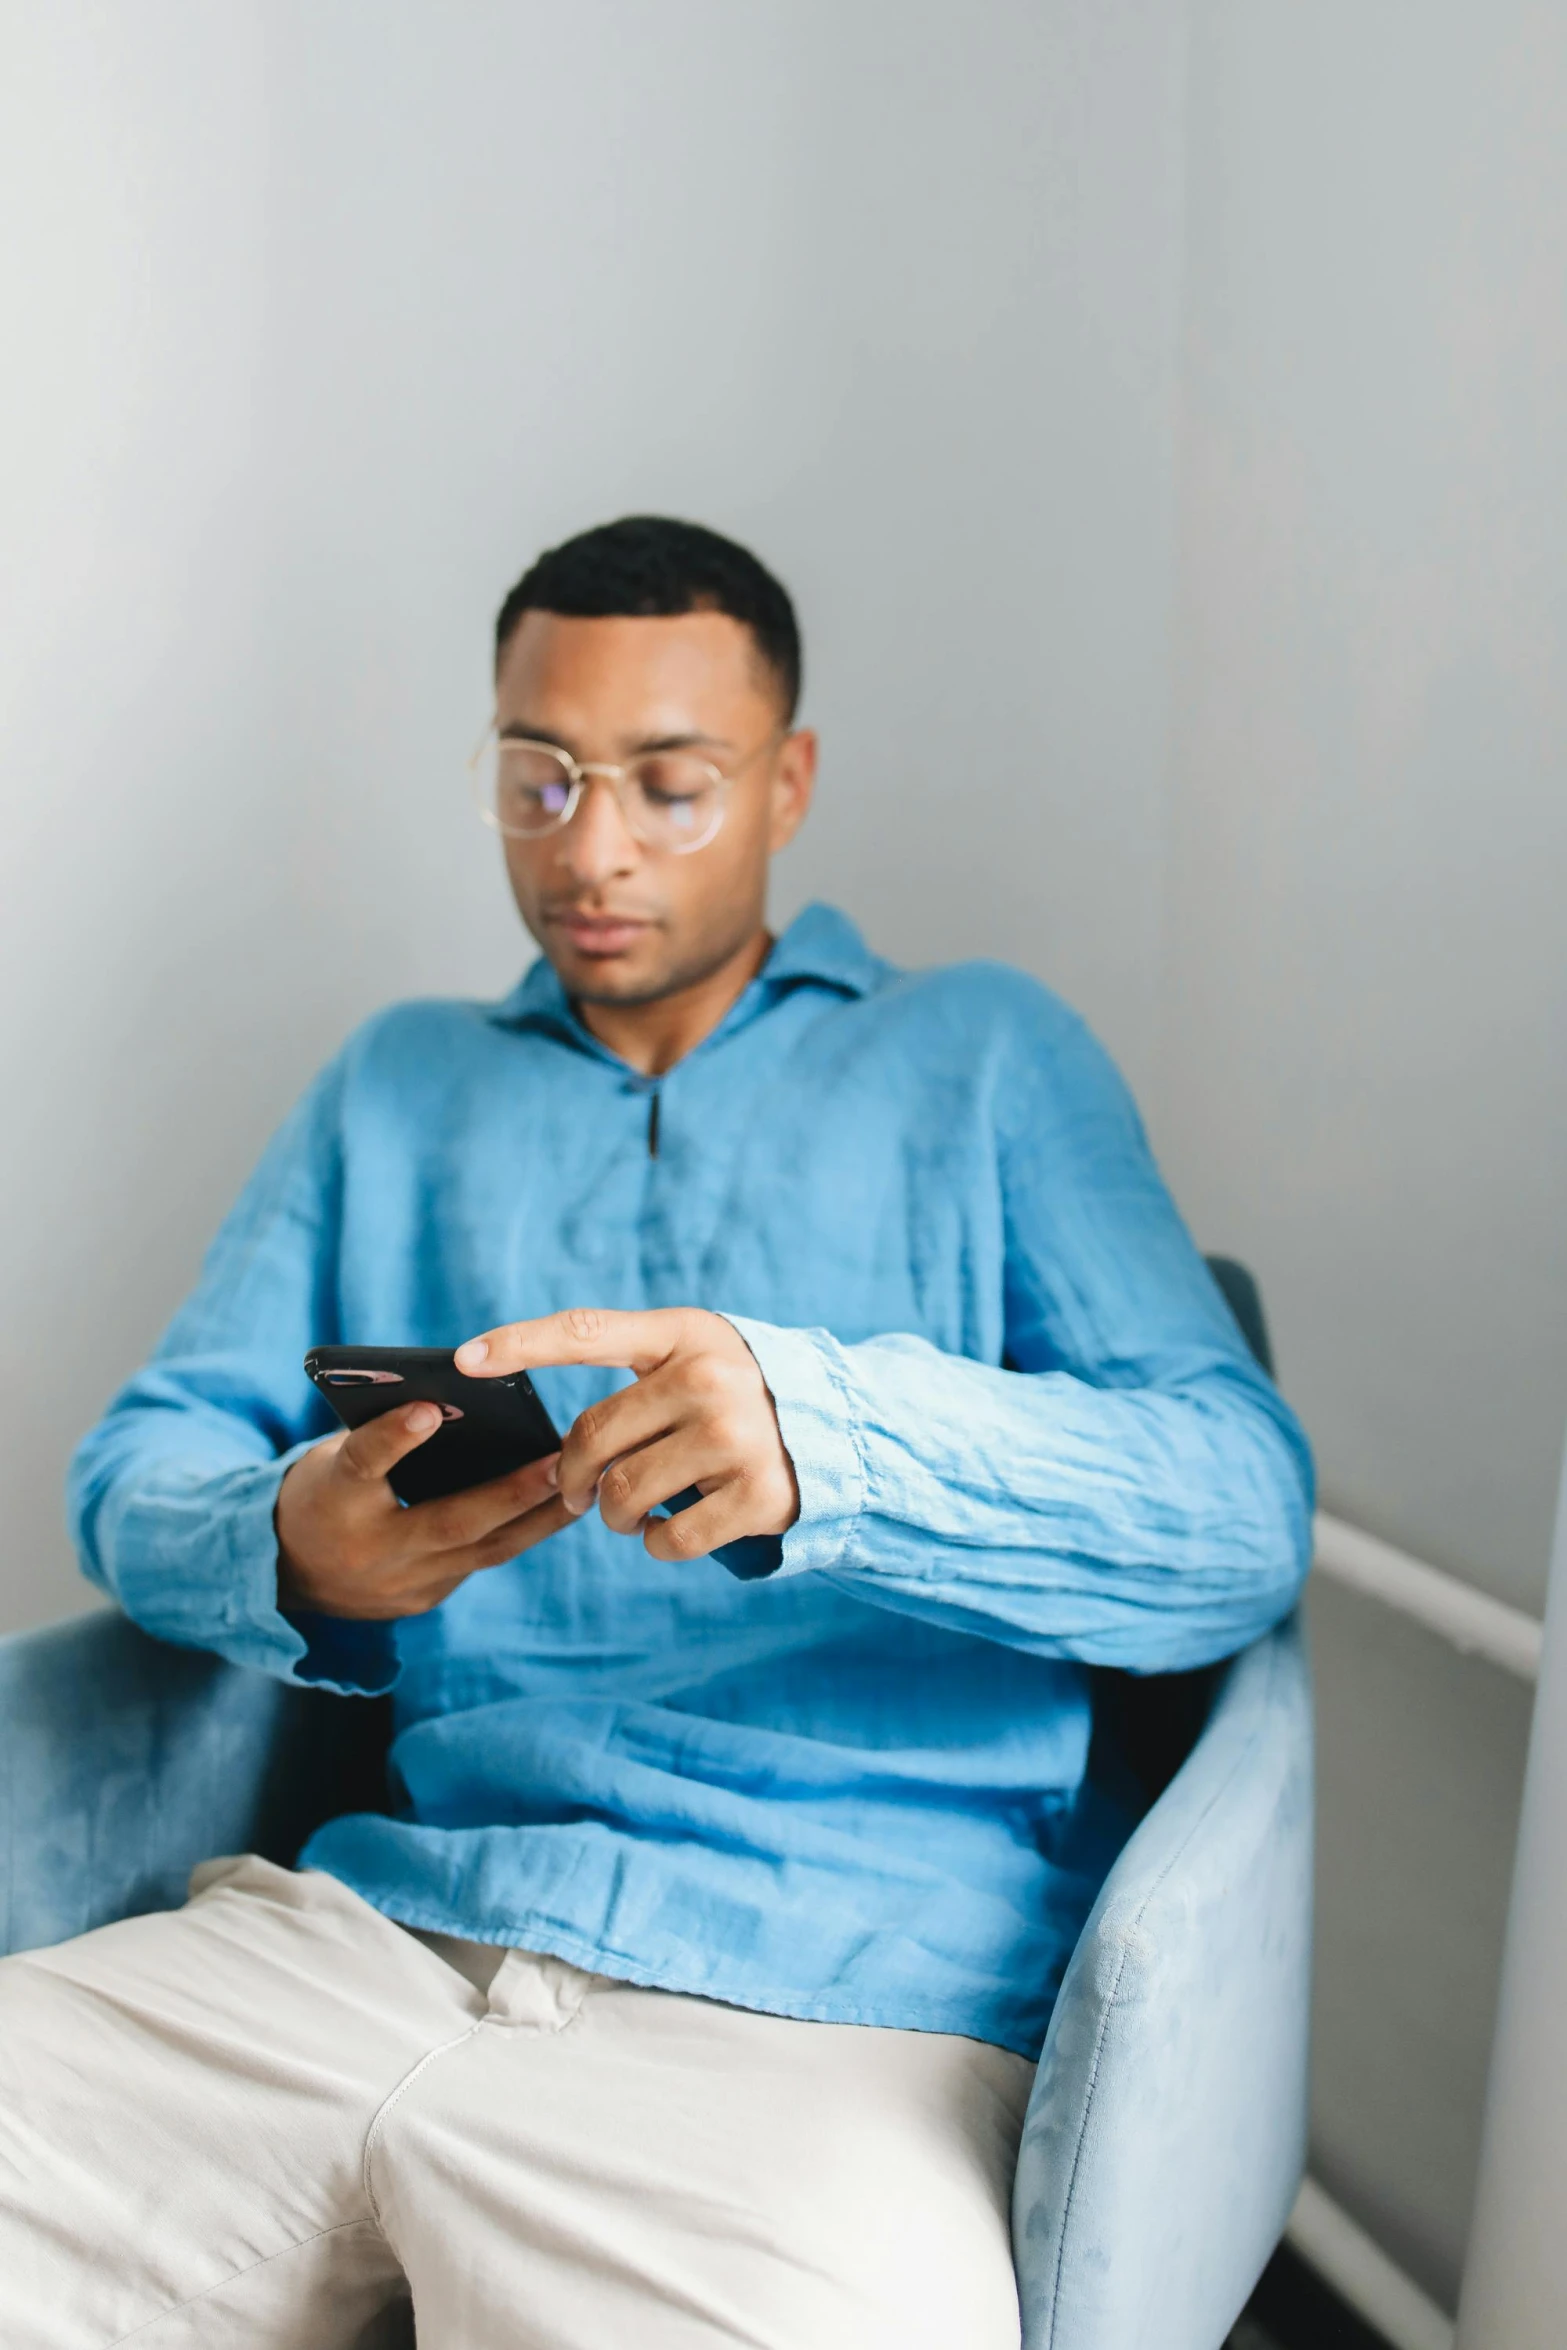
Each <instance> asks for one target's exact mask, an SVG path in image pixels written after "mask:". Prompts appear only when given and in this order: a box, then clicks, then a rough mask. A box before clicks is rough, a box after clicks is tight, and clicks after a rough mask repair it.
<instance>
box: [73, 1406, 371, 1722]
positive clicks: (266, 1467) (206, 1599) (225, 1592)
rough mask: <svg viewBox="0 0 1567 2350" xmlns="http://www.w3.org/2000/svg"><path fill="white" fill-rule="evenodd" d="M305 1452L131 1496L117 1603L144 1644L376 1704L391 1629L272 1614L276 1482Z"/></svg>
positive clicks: (303, 1448)
mask: <svg viewBox="0 0 1567 2350" xmlns="http://www.w3.org/2000/svg"><path fill="white" fill-rule="evenodd" d="M314 1441H315V1440H314V1439H312V1440H311V1442H314ZM310 1449H311V1443H305V1444H298V1445H295V1446H294V1448H293V1450H292V1451H291V1452H286V1453H284V1454H282V1455H281V1457H280V1458H279V1459H277V1460H274V1461H266V1462H257V1463H255V1464H254V1465H253V1466H251V1465H247V1466H246V1467H244V1468H242V1469H230V1470H226V1471H224V1472H222V1473H221V1474H219V1475H217V1476H208V1477H202V1478H198V1479H196V1480H194V1481H192V1482H190V1483H185V1482H184V1481H183V1480H182V1481H180V1482H178V1483H173V1484H171V1485H169V1486H168V1487H166V1488H165V1489H164V1490H162V1491H161V1492H160V1491H153V1492H151V1493H144V1494H142V1495H141V1496H139V1497H138V1498H137V1500H136V1501H135V1502H134V1503H133V1504H132V1506H131V1509H130V1510H129V1511H128V1512H127V1518H126V1521H125V1522H124V1523H123V1524H122V1526H121V1528H120V1530H119V1539H118V1541H117V1543H116V1548H117V1550H118V1551H119V1554H120V1559H121V1562H122V1563H121V1567H120V1572H119V1574H118V1575H117V1576H116V1578H115V1582H116V1590H117V1596H118V1598H119V1600H120V1602H121V1604H122V1606H123V1607H124V1609H125V1612H126V1614H127V1615H129V1616H131V1617H132V1618H133V1619H134V1620H135V1621H136V1622H137V1623H139V1624H140V1625H141V1626H142V1627H143V1629H144V1630H145V1631H148V1632H151V1633H152V1634H153V1635H154V1637H155V1638H158V1639H162V1640H172V1641H177V1642H178V1643H179V1644H180V1645H181V1646H182V1647H186V1648H206V1649H211V1650H212V1651H214V1652H215V1653H216V1654H217V1655H218V1656H222V1657H226V1658H227V1659H228V1661H229V1663H230V1664H236V1665H244V1666H247V1667H248V1668H250V1669H251V1670H252V1671H256V1672H262V1673H270V1674H271V1675H272V1677H273V1678H274V1679H275V1680H280V1681H298V1682H304V1683H307V1684H309V1686H311V1687H312V1688H318V1689H329V1690H334V1691H336V1692H337V1693H338V1694H340V1695H342V1696H344V1697H378V1696H379V1695H380V1694H381V1693H382V1691H383V1690H387V1689H390V1688H391V1686H392V1684H393V1682H394V1681H395V1680H396V1679H397V1676H398V1672H399V1670H400V1669H401V1667H400V1659H399V1657H398V1654H397V1648H396V1640H395V1631H394V1627H393V1626H392V1625H391V1624H383V1623H348V1622H340V1621H339V1620H338V1619H336V1618H335V1617H326V1616H316V1615H307V1614H305V1613H304V1612H303V1611H301V1612H300V1613H299V1614H298V1615H297V1616H289V1615H285V1614H284V1613H283V1611H282V1610H281V1609H280V1607H279V1606H278V1588H277V1568H278V1551H277V1528H276V1525H275V1523H274V1517H273V1513H274V1511H275V1509H276V1507H277V1497H278V1489H279V1487H280V1486H281V1485H282V1482H283V1479H284V1477H285V1476H286V1475H287V1473H288V1471H289V1470H290V1469H291V1468H292V1467H293V1465H294V1463H295V1461H297V1460H298V1459H300V1458H301V1456H302V1455H303V1454H304V1453H306V1452H308V1451H309V1450H310Z"/></svg>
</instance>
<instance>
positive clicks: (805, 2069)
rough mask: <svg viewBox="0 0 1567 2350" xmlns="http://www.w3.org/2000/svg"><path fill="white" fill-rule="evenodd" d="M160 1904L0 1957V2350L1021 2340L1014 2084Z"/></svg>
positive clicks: (269, 1882) (525, 1965)
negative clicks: (1014, 2258)
mask: <svg viewBox="0 0 1567 2350" xmlns="http://www.w3.org/2000/svg"><path fill="white" fill-rule="evenodd" d="M192 1894H193V1897H192V1899H191V1901H190V1902H189V1903H188V1904H187V1906H186V1907H185V1908H184V1909H183V1910H178V1911H175V1912H173V1913H171V1914H169V1915H166V1916H157V1917H145V1918H133V1919H128V1920H127V1921H126V1922H125V1923H124V1924H122V1925H116V1926H107V1927H104V1928H103V1929H102V1930H101V1931H99V1932H98V1933H95V1934H86V1935H83V1936H82V1937H81V1939H80V1940H78V1941H75V1942H68V1943H65V1944H63V1945H62V1946H61V1947H60V1948H58V1949H56V1950H45V1951H35V1952H30V1953H28V1954H26V1955H24V1956H21V1957H17V1958H9V1959H6V1960H4V1961H3V1962H0V2343H3V2344H4V2346H5V2350H106V2346H107V2345H109V2344H111V2343H125V2342H134V2343H135V2344H137V2345H138V2350H174V2346H175V2345H179V2346H180V2350H187V2346H194V2345H197V2344H200V2345H203V2346H206V2345H212V2346H214V2350H252V2346H255V2350H260V2346H261V2345H266V2346H267V2350H350V2345H352V2346H354V2350H371V2346H372V2345H375V2346H376V2350H380V2346H382V2345H392V2344H398V2343H401V2344H406V2343H408V2342H409V2341H411V2339H412V2324H411V2321H410V2299H411V2302H412V2309H413V2312H414V2313H415V2314H416V2316H417V2325H418V2340H419V2350H501V2345H503V2344H504V2345H505V2346H506V2350H717V2345H720V2344H725V2345H734V2344H744V2345H746V2350H894V2345H896V2350H1017V2341H1018V2313H1017V2296H1016V2291H1015V2288H1014V2284H1013V2277H1012V2263H1011V2255H1010V2249H1009V2242H1008V2228H1007V2208H1008V2201H1009V2194H1010V2186H1011V2178H1012V2168H1013V2162H1014V2159H1015V2156H1016V2152H1017V2142H1018V2135H1019V2131H1020V2128H1021V2125H1022V2119H1023V2108H1024V2104H1025V2101H1026V2099H1027V2096H1028V2090H1029V2085H1030V2081H1031V2079H1032V2067H1031V2066H1030V2065H1028V2064H1027V2063H1025V2062H1024V2060H1023V2059H1022V2058H1021V2057H1018V2056H1011V2055H1008V2054H1007V2053H1006V2052H1005V2051H1004V2050H1001V2049H997V2048H989V2047H986V2046H984V2045H983V2044H982V2043H980V2042H978V2041H974V2040H962V2039H957V2038H953V2037H951V2036H948V2035H944V2034H937V2033H924V2032H900V2031H885V2030H873V2029H870V2028H868V2027H865V2026H861V2025H853V2024H817V2023H796V2022H791V2021H788V2020H786V2019H784V2018H781V2017H777V2016H767V2015H755V2014H752V2013H750V2012H748V2011H747V2010H744V2009H741V2008H734V2007H723V2006H719V2005H718V2004H716V2003H715V2002H713V2001H711V2000H703V1999H689V1998H683V1997H679V1996H677V1995H675V1994H673V1993H670V1992H664V1991H648V1990H640V1989H637V1988H634V1987H633V1986H630V1985H628V1984H624V1983H615V1982H611V1981H609V1980H607V1979H606V1978H604V1977H603V1976H600V1975H588V1974H584V1973H582V1972H581V1971H580V1970H579V1969H578V1968H576V1967H574V1966H569V1965H567V1964H566V1963H565V1961H564V1960H561V1959H554V1958H536V1957H533V1956H531V1955H529V1954H528V1953H526V1952H522V1951H511V1952H508V1953H505V1954H504V1955H499V1954H495V1953H484V1952H482V1951H479V1950H477V1949H476V1947H475V1946H473V1945H468V1944H459V1945H450V1946H446V1947H445V1948H444V1949H443V1948H442V1947H441V1946H438V1945H437V1944H436V1943H435V1941H434V1939H433V1938H430V1939H421V1938H420V1937H418V1936H416V1935H413V1934H410V1933H406V1932H405V1931H404V1930H403V1929H402V1928H401V1927H400V1926H395V1925H392V1924H390V1923H389V1922H388V1921H387V1920H386V1919H385V1918H383V1917H382V1916H381V1915H380V1914H379V1913H378V1912H377V1911H376V1910H374V1909H372V1908H370V1907H369V1906H368V1904H367V1903H365V1902H363V1901H361V1900H360V1899H359V1897H358V1896H357V1894H354V1893H350V1892H349V1891H348V1890H347V1888H346V1887H345V1886H343V1885H340V1884H338V1883H337V1881H336V1880H335V1879H334V1878H332V1877H328V1876H324V1875H322V1874H320V1873H318V1872H306V1873H303V1874H295V1873H294V1872H292V1871H289V1870H286V1869H279V1868H274V1867H273V1866H272V1864H271V1863H270V1862H268V1861H263V1860H256V1859H254V1858H251V1859H243V1860H226V1861H215V1862H213V1863H211V1864H210V1865H209V1866H207V1867H206V1868H203V1869H199V1870H198V1871H197V1873H196V1877H195V1879H194V1880H193V1882H192ZM492 1977H493V1979H490V1978H492Z"/></svg>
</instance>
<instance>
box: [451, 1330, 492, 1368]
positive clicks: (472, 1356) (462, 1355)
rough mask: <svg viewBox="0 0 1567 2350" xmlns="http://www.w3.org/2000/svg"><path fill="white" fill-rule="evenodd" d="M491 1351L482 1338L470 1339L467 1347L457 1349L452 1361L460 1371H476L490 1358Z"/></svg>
mask: <svg viewBox="0 0 1567 2350" xmlns="http://www.w3.org/2000/svg"><path fill="white" fill-rule="evenodd" d="M489 1351H490V1350H489V1348H488V1347H487V1346H486V1345H485V1343H484V1341H483V1339H482V1338H470V1339H469V1340H468V1341H467V1343H466V1344H465V1345H463V1346H460V1347H459V1348H458V1349H457V1352H456V1353H455V1354H454V1355H453V1357H452V1361H453V1362H454V1363H455V1364H456V1365H457V1368H458V1370H459V1371H476V1370H477V1369H478V1368H479V1365H480V1364H481V1363H482V1362H484V1361H485V1360H486V1359H487V1358H488V1355H489Z"/></svg>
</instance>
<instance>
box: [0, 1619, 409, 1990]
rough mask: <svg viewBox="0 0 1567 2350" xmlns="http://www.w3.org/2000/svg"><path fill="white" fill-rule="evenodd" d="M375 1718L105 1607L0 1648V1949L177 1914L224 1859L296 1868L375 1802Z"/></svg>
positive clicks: (360, 1706)
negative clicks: (189, 1892)
mask: <svg viewBox="0 0 1567 2350" xmlns="http://www.w3.org/2000/svg"><path fill="white" fill-rule="evenodd" d="M384 1721H385V1717H384V1710H383V1709H382V1708H381V1707H380V1705H379V1702H378V1701H377V1700H374V1699H371V1700H360V1699H354V1698H341V1697H334V1696H329V1695H327V1694H326V1693H324V1692H322V1691H318V1690H307V1689H297V1688H293V1687H291V1686H290V1685H288V1684H287V1683H284V1682H281V1681H274V1680H272V1679H270V1678H269V1677H268V1676H267V1675H265V1674H263V1673H251V1672H245V1671H243V1670H242V1669H241V1668H240V1667H238V1666H236V1665H230V1664H225V1663H224V1662H223V1661H222V1660H221V1659H220V1658H218V1657H213V1656H208V1655H206V1654H204V1653H202V1652H200V1651H197V1650H194V1649H185V1648H172V1647H169V1646H167V1645H166V1644H165V1643H164V1642H162V1641H159V1640H153V1639H151V1638H150V1637H149V1636H148V1634H147V1633H145V1632H142V1631H139V1630H138V1629H137V1627H136V1626H135V1625H134V1624H132V1623H130V1622H129V1621H128V1620H127V1619H126V1618H125V1617H124V1616H122V1615H120V1614H118V1613H117V1612H114V1611H111V1610H108V1609H104V1610H101V1611H99V1612H97V1613H94V1614H92V1615H88V1616H83V1617H80V1618H79V1619H77V1621H75V1622H74V1623H68V1624H59V1625H54V1626H52V1627H51V1628H50V1629H49V1630H47V1631H44V1632H26V1633H20V1634H17V1635H14V1636H13V1637H11V1638H9V1639H4V1640H0V1954H3V1953H5V1952H8V1951H12V1950H28V1949H36V1948H38V1947H40V1946H42V1945H44V1944H47V1943H51V1942H60V1941H64V1940H65V1939H66V1938H67V1936H69V1935H72V1934H82V1933H86V1932H87V1931H88V1930H89V1929H90V1928H91V1927H93V1926H100V1925H105V1924H107V1923H109V1922H110V1921H111V1920H112V1919H114V1918H120V1917H127V1916H131V1915H133V1914H135V1913H136V1912H138V1911H140V1910H149V1909H169V1908H172V1907H174V1906H175V1905H176V1904H177V1903H179V1902H181V1901H183V1900H184V1898H185V1882H186V1879H187V1877H188V1876H189V1874H190V1872H191V1870H192V1869H193V1868H194V1867H195V1865H196V1863H197V1862H198V1861H201V1860H210V1859H212V1858H213V1857H214V1856H215V1855H217V1854H218V1853H224V1852H264V1853H266V1854H267V1855H268V1856H269V1857H271V1858H273V1859H276V1860H292V1859H293V1857H294V1855H295V1853H296V1852H297V1851H298V1850H299V1847H300V1845H301V1844H302V1843H303V1841H304V1839H305V1837H306V1836H307V1835H308V1834H309V1833H310V1831H311V1830H312V1828H314V1827H315V1826H317V1825H318V1824H319V1822H320V1821H321V1820H323V1819H325V1818H328V1817H330V1816H332V1814H333V1813H335V1812H337V1811H340V1810H346V1809H350V1808H356V1807H358V1808H363V1807H364V1806H365V1805H366V1804H368V1805H370V1806H371V1807H375V1806H378V1805H380V1804H381V1803H383V1802H384V1799H385V1798H384V1773H383V1772H382V1770H381V1764H380V1757H381V1756H382V1755H384V1750H385V1728H384Z"/></svg>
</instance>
